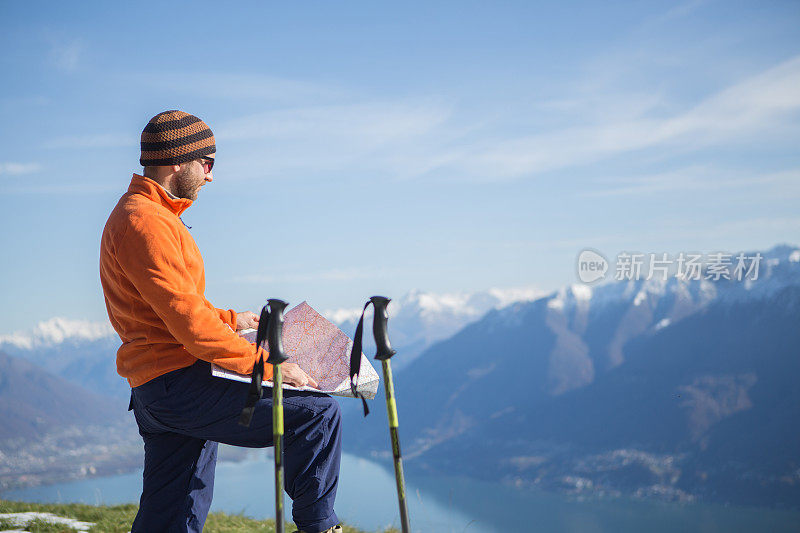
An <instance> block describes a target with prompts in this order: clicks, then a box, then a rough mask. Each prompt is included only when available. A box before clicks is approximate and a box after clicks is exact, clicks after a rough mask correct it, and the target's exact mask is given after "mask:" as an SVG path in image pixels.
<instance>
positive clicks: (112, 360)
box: [0, 317, 130, 398]
mask: <svg viewBox="0 0 800 533" xmlns="http://www.w3.org/2000/svg"><path fill="white" fill-rule="evenodd" d="M119 344H120V341H119V337H118V336H117V334H116V332H115V331H114V330H113V328H112V327H111V324H109V323H108V322H90V321H87V320H69V319H65V318H59V317H56V318H52V319H50V320H47V321H45V322H41V323H39V324H37V325H36V326H35V327H34V328H33V329H32V330H31V331H27V332H17V333H13V334H11V335H5V336H0V351H2V352H5V353H7V354H9V355H12V356H14V357H19V358H21V359H25V360H27V361H29V362H31V363H34V364H36V365H38V366H40V367H42V368H44V369H46V370H47V371H48V372H51V373H53V374H55V375H57V376H59V377H61V378H64V379H66V380H67V381H70V382H72V383H73V384H76V385H79V386H81V387H84V388H87V389H88V390H91V391H93V392H95V393H98V394H106V395H110V396H115V397H119V398H125V397H127V396H128V395H129V394H130V387H129V386H128V384H127V382H126V381H125V380H124V379H122V378H120V376H119V375H118V374H117V366H116V353H117V349H118V348H119Z"/></svg>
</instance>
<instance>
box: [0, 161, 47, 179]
mask: <svg viewBox="0 0 800 533" xmlns="http://www.w3.org/2000/svg"><path fill="white" fill-rule="evenodd" d="M41 169H42V165H40V164H39V163H0V175H3V174H7V175H9V176H18V175H21V174H33V173H34V172H39V171H40V170H41Z"/></svg>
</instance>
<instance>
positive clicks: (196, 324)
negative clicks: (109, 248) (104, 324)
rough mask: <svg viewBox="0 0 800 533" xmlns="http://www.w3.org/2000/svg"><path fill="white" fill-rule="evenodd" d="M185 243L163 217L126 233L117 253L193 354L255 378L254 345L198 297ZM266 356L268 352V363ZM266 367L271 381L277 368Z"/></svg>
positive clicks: (130, 277) (166, 322)
mask: <svg viewBox="0 0 800 533" xmlns="http://www.w3.org/2000/svg"><path fill="white" fill-rule="evenodd" d="M180 239H181V236H180V234H179V232H178V229H177V228H175V227H173V226H172V225H171V224H170V223H169V221H167V220H165V219H164V218H163V217H161V216H154V217H148V219H147V221H146V223H140V224H136V225H134V226H129V227H128V228H127V229H126V231H125V233H124V234H123V236H122V238H121V239H120V242H119V245H118V248H117V258H118V261H119V264H120V266H121V267H122V269H123V270H124V271H125V274H126V276H128V278H129V279H130V280H131V282H132V283H133V285H134V286H135V287H136V290H137V291H138V292H139V293H140V294H141V296H142V298H143V299H144V300H145V301H146V302H147V303H148V304H149V305H150V306H151V307H152V309H153V311H154V312H155V313H156V314H157V315H158V317H159V318H160V319H161V320H162V321H163V322H164V324H165V325H166V327H167V329H168V330H169V332H170V333H171V334H172V336H174V337H175V339H176V340H177V341H178V342H179V343H181V344H182V345H183V346H184V348H186V350H187V351H188V352H189V353H190V354H191V355H193V356H194V357H197V358H198V359H202V360H204V361H208V362H211V363H215V364H217V365H219V366H221V367H222V368H225V369H228V370H232V371H234V372H238V373H240V374H249V373H251V372H252V370H253V364H254V363H255V360H256V358H257V357H256V351H255V344H253V343H250V342H247V340H245V339H243V338H242V337H240V336H239V335H237V334H236V333H235V332H234V331H232V328H228V326H227V325H226V322H224V321H223V319H222V316H221V314H220V313H219V310H218V309H217V308H215V307H214V306H213V305H211V303H210V302H208V300H206V298H205V296H204V295H202V294H199V293H198V292H197V287H196V286H195V283H194V281H193V280H192V279H191V277H190V275H189V273H188V270H187V268H186V264H185V262H184V258H183V252H182V250H181V245H180V242H181V241H180ZM229 317H230V318H231V319H233V320H235V318H234V317H232V316H230V315H229ZM235 325H236V323H235V322H234V324H233V327H234V328H235ZM267 357H268V355H267V352H266V351H265V350H264V359H265V360H266V358H267ZM264 366H265V368H264V378H265V379H270V378H271V377H272V365H269V364H265V365H264Z"/></svg>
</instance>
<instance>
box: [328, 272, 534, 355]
mask: <svg viewBox="0 0 800 533" xmlns="http://www.w3.org/2000/svg"><path fill="white" fill-rule="evenodd" d="M543 294H545V292H544V291H542V290H540V289H536V288H533V287H522V288H513V289H489V290H487V291H478V292H462V293H450V294H436V293H430V292H423V291H420V290H412V291H410V292H409V293H408V294H406V295H404V296H403V297H401V298H398V299H394V300H392V301H391V302H390V303H389V308H388V312H389V337H390V339H391V342H392V346H393V347H394V348H395V349H396V350H397V351H398V356H397V357H395V358H393V359H392V364H393V365H394V368H395V369H397V370H399V369H402V368H403V367H405V366H407V365H408V364H409V363H411V362H412V361H413V360H414V359H416V357H417V356H419V354H421V353H422V352H423V351H424V350H425V349H426V348H428V347H429V346H431V345H432V344H433V343H435V342H437V341H440V340H442V339H446V338H448V337H450V336H452V335H453V334H455V333H456V332H457V331H458V330H460V329H461V328H463V327H464V326H466V325H467V324H469V323H470V322H473V321H475V320H478V319H479V318H481V317H482V316H483V315H485V314H486V313H487V312H488V311H490V310H492V309H500V308H502V307H505V306H507V305H509V304H511V303H513V302H519V301H531V300H535V299H536V298H538V297H541V296H542V295H543ZM323 315H324V316H325V317H326V318H328V320H330V321H331V322H333V323H334V324H336V325H337V326H339V328H341V329H342V331H344V332H345V333H347V334H348V335H349V336H351V337H352V336H353V334H354V332H355V329H356V324H357V323H358V318H359V317H360V316H361V309H337V310H330V311H325V312H323ZM365 320H367V322H366V323H367V324H371V321H372V308H370V309H368V310H367V314H366V315H365ZM367 331H369V330H368V329H367ZM374 352H375V344H374V342H373V339H372V335H369V334H366V335H364V353H366V354H367V355H371V354H373V353H374Z"/></svg>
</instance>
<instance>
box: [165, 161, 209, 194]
mask: <svg viewBox="0 0 800 533" xmlns="http://www.w3.org/2000/svg"><path fill="white" fill-rule="evenodd" d="M200 183H202V181H200V182H199V183H198V180H197V178H195V177H194V176H192V172H191V165H186V166H185V167H183V168H181V169H180V170H179V171H178V172H177V173H176V174H175V179H174V180H173V181H172V188H173V189H174V190H173V191H172V194H174V195H175V196H177V197H178V198H186V199H187V200H195V199H197V191H198V187H199V186H200Z"/></svg>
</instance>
